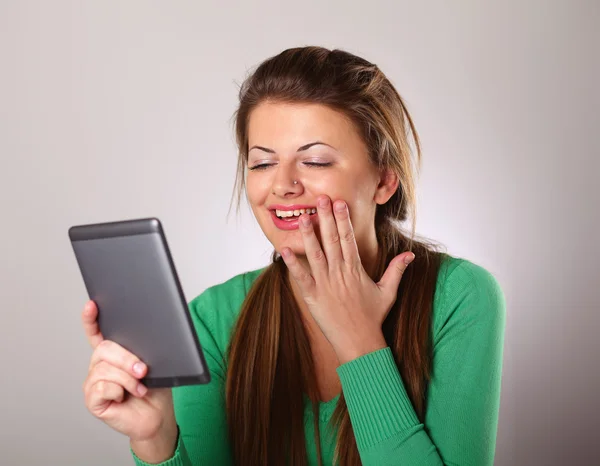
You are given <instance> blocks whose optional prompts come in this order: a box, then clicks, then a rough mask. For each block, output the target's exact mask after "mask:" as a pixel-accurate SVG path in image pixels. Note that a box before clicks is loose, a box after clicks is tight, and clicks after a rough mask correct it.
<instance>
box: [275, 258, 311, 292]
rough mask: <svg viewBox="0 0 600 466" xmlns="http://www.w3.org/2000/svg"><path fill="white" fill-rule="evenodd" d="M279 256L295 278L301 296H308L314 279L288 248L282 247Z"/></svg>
mask: <svg viewBox="0 0 600 466" xmlns="http://www.w3.org/2000/svg"><path fill="white" fill-rule="evenodd" d="M281 257H283V261H284V262H285V265H286V266H287V268H288V270H289V271H290V275H291V276H292V277H293V278H294V280H296V282H297V283H298V286H299V287H300V291H301V292H302V295H303V296H309V295H310V294H311V292H312V289H313V287H314V286H315V279H314V278H313V277H312V275H311V274H310V272H309V271H308V270H306V267H304V265H302V263H301V262H300V261H299V260H298V258H297V257H296V255H295V254H294V253H293V251H292V250H291V249H290V248H283V250H282V251H281Z"/></svg>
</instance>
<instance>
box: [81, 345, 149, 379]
mask: <svg viewBox="0 0 600 466" xmlns="http://www.w3.org/2000/svg"><path fill="white" fill-rule="evenodd" d="M100 361H106V362H107V363H109V364H111V365H113V366H115V367H118V368H119V369H121V370H123V371H125V372H127V373H128V374H131V375H132V376H134V377H136V378H142V377H144V375H146V372H147V370H148V367H147V366H146V364H144V363H143V362H142V361H141V360H140V358H138V357H137V356H136V355H134V354H132V353H130V352H129V351H127V350H126V349H125V348H123V347H122V346H121V345H119V344H118V343H115V342H114V341H111V340H103V341H102V342H100V344H99V345H98V346H97V347H96V349H95V350H94V353H93V354H92V357H91V360H90V369H89V370H90V372H91V371H92V370H93V369H94V366H96V365H97V364H98V363H99V362H100Z"/></svg>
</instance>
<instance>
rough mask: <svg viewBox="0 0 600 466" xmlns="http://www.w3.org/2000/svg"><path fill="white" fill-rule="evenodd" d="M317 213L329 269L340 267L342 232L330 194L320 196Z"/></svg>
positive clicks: (341, 259)
mask: <svg viewBox="0 0 600 466" xmlns="http://www.w3.org/2000/svg"><path fill="white" fill-rule="evenodd" d="M317 214H318V216H319V228H320V230H321V243H322V244H323V250H324V251H325V256H326V259H327V263H328V264H329V270H333V269H335V268H339V267H340V266H341V264H342V262H343V257H342V249H341V248H340V234H339V232H338V227H337V225H336V223H335V217H334V215H333V209H332V205H331V199H329V196H325V195H324V196H320V197H319V199H318V200H317Z"/></svg>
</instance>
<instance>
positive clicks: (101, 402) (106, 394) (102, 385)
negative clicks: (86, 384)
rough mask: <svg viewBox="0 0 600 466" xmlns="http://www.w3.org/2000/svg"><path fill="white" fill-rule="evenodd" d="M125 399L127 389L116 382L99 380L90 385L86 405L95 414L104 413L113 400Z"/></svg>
mask: <svg viewBox="0 0 600 466" xmlns="http://www.w3.org/2000/svg"><path fill="white" fill-rule="evenodd" d="M124 399H125V390H124V389H123V387H122V386H121V385H119V384H117V383H114V382H106V381H105V380H99V381H98V382H96V383H95V384H94V385H92V386H90V388H89V392H88V393H87V394H86V405H87V407H88V409H89V410H90V412H92V413H93V414H95V415H99V414H102V413H103V412H104V411H105V410H106V408H108V406H109V405H110V403H111V402H113V401H116V402H117V403H121V402H122V401H123V400H124Z"/></svg>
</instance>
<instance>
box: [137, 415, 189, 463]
mask: <svg viewBox="0 0 600 466" xmlns="http://www.w3.org/2000/svg"><path fill="white" fill-rule="evenodd" d="M178 439H179V427H178V425H177V423H176V422H175V420H174V419H173V422H169V423H168V424H165V425H164V426H162V427H161V429H160V430H159V431H158V432H157V433H156V435H154V436H152V437H150V438H147V439H143V440H139V439H130V440H129V446H130V447H131V450H132V451H133V453H135V455H136V456H137V457H138V458H139V459H140V460H142V461H143V462H145V463H150V464H158V463H162V462H164V461H167V460H168V459H170V458H172V457H173V455H174V454H175V450H176V449H177V443H178Z"/></svg>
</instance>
